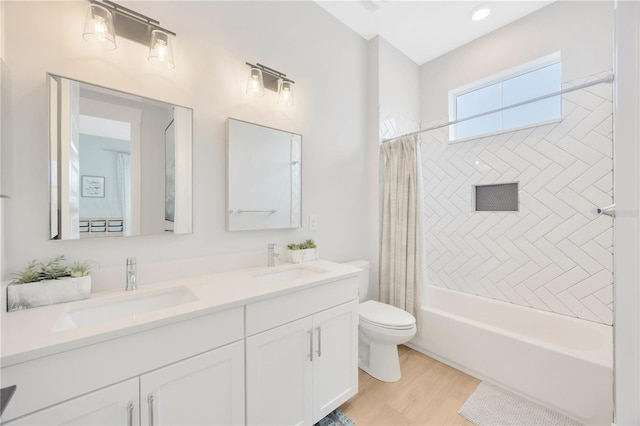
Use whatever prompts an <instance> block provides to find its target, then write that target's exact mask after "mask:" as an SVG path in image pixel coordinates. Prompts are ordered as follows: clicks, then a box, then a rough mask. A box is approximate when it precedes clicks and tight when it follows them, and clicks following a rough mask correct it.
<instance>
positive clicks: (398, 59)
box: [378, 37, 421, 123]
mask: <svg viewBox="0 0 640 426" xmlns="http://www.w3.org/2000/svg"><path fill="white" fill-rule="evenodd" d="M378 38H379V40H380V41H379V49H380V62H379V68H380V71H379V72H380V106H381V107H382V108H384V109H386V110H389V111H394V112H395V113H396V114H399V115H401V116H403V117H405V118H406V119H408V120H411V121H412V122H415V123H419V122H420V86H421V83H420V67H418V65H417V64H416V63H415V62H413V61H412V60H411V59H409V57H407V56H406V55H405V54H404V53H402V52H400V51H399V50H398V49H396V48H395V47H393V46H392V45H391V44H389V42H387V41H386V40H385V39H384V38H382V37H378Z"/></svg>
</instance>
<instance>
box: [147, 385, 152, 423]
mask: <svg viewBox="0 0 640 426" xmlns="http://www.w3.org/2000/svg"><path fill="white" fill-rule="evenodd" d="M147 404H148V405H149V426H153V394H152V393H150V394H149V396H148V397H147Z"/></svg>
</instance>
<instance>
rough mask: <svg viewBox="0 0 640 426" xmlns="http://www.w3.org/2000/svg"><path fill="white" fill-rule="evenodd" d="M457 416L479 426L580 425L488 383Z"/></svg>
mask: <svg viewBox="0 0 640 426" xmlns="http://www.w3.org/2000/svg"><path fill="white" fill-rule="evenodd" d="M458 414H460V415H461V416H462V417H464V418H465V419H467V420H469V421H470V422H472V423H474V424H476V425H478V426H485V425H486V426H489V425H500V426H503V425H504V426H506V425H513V426H525V425H527V426H529V425H531V426H533V425H545V426H556V425H558V426H568V425H580V423H577V422H576V421H575V420H572V419H570V418H568V417H566V416H563V415H562V414H560V413H558V412H555V411H553V410H550V409H549V408H546V407H543V406H542V405H539V404H536V403H535V402H531V401H529V400H528V399H525V398H523V397H521V396H519V395H516V394H514V393H512V392H509V391H506V390H504V389H501V388H499V387H497V386H494V385H491V384H489V383H486V382H482V383H480V384H479V385H478V387H477V388H476V390H475V392H473V394H472V395H471V396H470V397H469V399H467V401H466V402H465V403H464V405H463V406H462V407H460V410H458Z"/></svg>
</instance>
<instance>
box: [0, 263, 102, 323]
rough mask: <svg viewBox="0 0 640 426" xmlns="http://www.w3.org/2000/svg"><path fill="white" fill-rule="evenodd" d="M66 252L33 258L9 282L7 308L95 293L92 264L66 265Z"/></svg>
mask: <svg viewBox="0 0 640 426" xmlns="http://www.w3.org/2000/svg"><path fill="white" fill-rule="evenodd" d="M64 260H65V259H64V255H60V256H57V257H54V258H53V259H50V260H49V261H47V262H38V261H36V260H32V261H31V262H29V264H28V265H27V267H26V268H25V269H24V270H22V271H21V272H19V273H17V274H14V275H15V279H14V280H13V281H12V282H11V283H10V284H9V285H8V286H7V311H9V312H11V311H17V310H21V309H29V308H35V307H38V306H46V305H53V304H56V303H64V302H72V301H74V300H81V299H87V298H88V297H89V296H90V295H91V275H89V273H90V272H91V264H90V263H89V262H88V261H78V262H75V263H73V264H72V265H71V266H67V265H64V264H63V263H62V262H63V261H64Z"/></svg>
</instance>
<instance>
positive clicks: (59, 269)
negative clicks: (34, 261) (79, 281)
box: [39, 254, 71, 280]
mask: <svg viewBox="0 0 640 426" xmlns="http://www.w3.org/2000/svg"><path fill="white" fill-rule="evenodd" d="M63 260H64V255H63V254H61V255H59V256H56V257H54V258H53V259H50V260H49V261H48V262H47V263H40V271H39V272H40V280H57V279H58V278H62V277H68V276H70V275H71V271H70V270H69V267H68V266H65V265H62V264H61V262H62V261H63Z"/></svg>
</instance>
